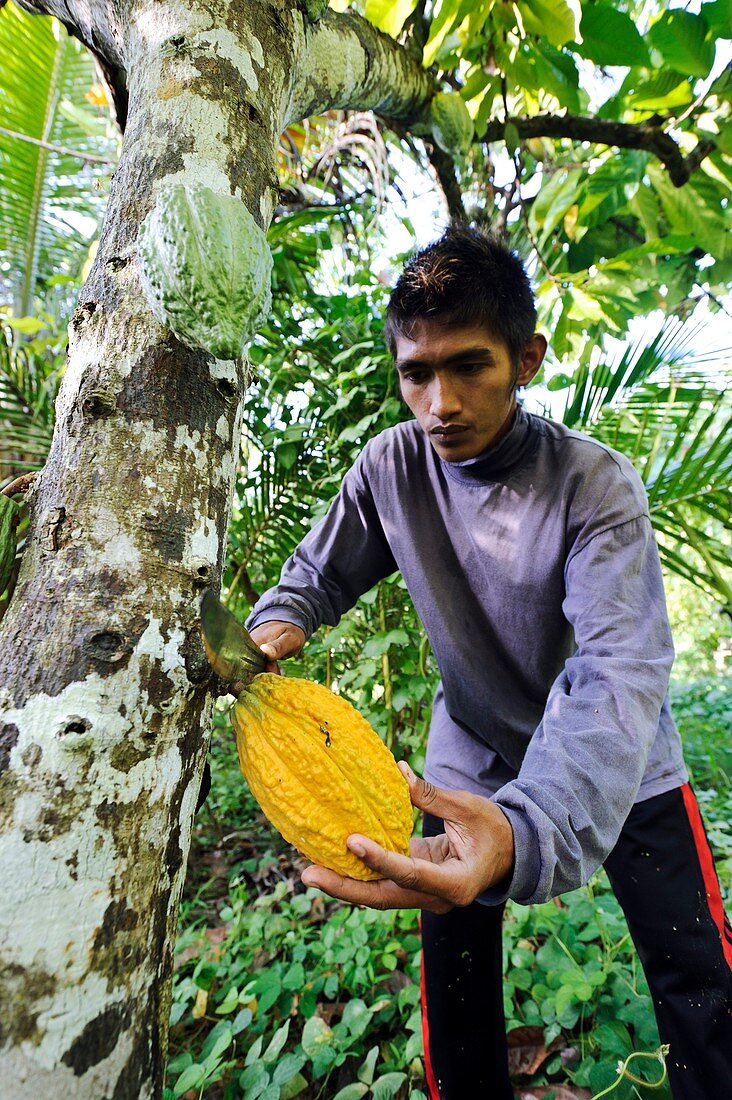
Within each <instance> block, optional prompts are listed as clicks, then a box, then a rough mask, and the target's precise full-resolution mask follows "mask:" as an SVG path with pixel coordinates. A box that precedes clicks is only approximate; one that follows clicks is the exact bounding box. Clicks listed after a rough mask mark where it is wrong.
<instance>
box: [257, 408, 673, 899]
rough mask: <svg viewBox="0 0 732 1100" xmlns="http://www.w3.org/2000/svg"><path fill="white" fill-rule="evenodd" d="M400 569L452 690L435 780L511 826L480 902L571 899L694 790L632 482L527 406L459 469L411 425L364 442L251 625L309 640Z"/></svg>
mask: <svg viewBox="0 0 732 1100" xmlns="http://www.w3.org/2000/svg"><path fill="white" fill-rule="evenodd" d="M397 569H398V570H400V571H401V573H402V575H403V577H404V580H405V582H406V585H407V588H408V590H409V592H410V594H411V596H412V599H413V601H414V605H415V607H416V610H417V613H418V614H419V616H420V618H421V620H422V622H423V624H424V626H425V629H426V631H427V634H428V636H429V640H430V643H431V645H432V649H433V651H434V654H435V657H436V660H437V664H438V667H439V670H440V675H441V683H440V686H439V688H438V690H437V693H436V696H435V702H434V707H433V716H432V724H431V728H430V736H429V742H428V749H427V764H426V768H425V776H426V778H428V779H430V780H431V781H432V782H434V783H436V784H438V785H440V786H444V787H450V788H462V789H468V790H471V791H473V792H475V793H478V794H483V795H485V796H487V797H492V799H493V801H495V802H496V803H498V805H499V806H500V807H501V808H502V810H503V811H504V812H505V813H506V815H507V816H508V818H509V820H510V822H511V826H512V828H513V832H514V841H515V850H516V857H515V863H514V870H513V875H512V879H511V882H510V884H509V886H508V888H507V889H503V888H501V889H498V888H494V889H491V890H488V891H486V892H485V894H483V895H481V898H480V900H482V901H484V902H486V903H488V904H495V903H497V902H499V901H502V900H504V899H505V898H506V897H510V898H513V899H514V900H516V901H519V902H522V903H525V904H528V903H531V902H537V901H545V900H546V899H547V898H549V897H553V896H555V895H556V894H559V893H562V892H563V891H565V890H571V889H574V888H575V887H577V886H579V885H581V884H582V883H583V882H586V881H587V879H588V878H589V877H590V875H591V874H592V872H593V871H594V870H595V869H596V868H597V867H598V866H599V865H600V863H601V862H602V861H603V859H604V858H605V856H606V855H607V854H608V853H609V852H610V851H611V849H612V848H613V846H614V844H615V841H616V840H617V837H618V834H619V832H620V829H621V827H622V824H623V822H624V821H625V818H626V817H627V815H628V812H629V811H630V808H631V806H632V805H633V803H634V802H636V801H641V800H643V799H645V798H649V797H651V796H652V795H656V794H660V793H662V792H663V791H666V790H670V789H672V788H673V787H677V786H679V785H680V784H681V783H683V782H685V780H686V779H687V773H686V769H685V767H684V762H683V757H682V752H681V743H680V739H679V735H678V732H677V730H676V726H675V724H674V721H673V718H672V716H671V712H670V709H669V705H668V696H667V688H668V678H669V671H670V668H671V664H672V661H673V645H672V641H671V634H670V630H669V625H668V619H667V615H666V606H665V599H664V593H663V584H662V579H661V569H660V564H659V559H658V551H657V547H656V544H655V540H654V537H653V532H652V529H651V524H650V520H649V517H648V504H647V500H646V495H645V491H644V488H643V484H642V482H641V480H640V478H639V476H638V474H637V473H636V472H635V470H634V469H633V467H632V465H631V463H630V462H629V461H628V460H627V459H626V458H624V457H623V456H622V455H620V454H618V453H617V452H615V451H613V450H611V449H610V448H608V447H606V446H603V445H602V444H600V443H598V442H596V441H594V440H592V439H589V438H588V437H587V436H584V435H581V434H580V433H578V432H574V431H570V430H569V429H567V428H565V427H564V426H563V425H561V424H558V423H555V422H553V421H551V420H547V419H545V418H542V417H539V416H534V415H532V414H529V413H527V412H526V411H525V410H524V409H523V408H521V407H519V409H518V411H517V414H516V418H515V420H514V423H513V425H512V427H511V430H510V431H509V432H508V434H507V435H506V436H505V437H504V438H503V439H502V440H501V442H500V443H498V444H497V446H495V447H493V448H490V449H489V450H487V451H485V452H484V453H483V454H482V455H479V456H478V457H477V458H473V459H469V460H467V461H465V462H458V463H450V462H446V461H444V460H442V459H441V458H440V457H439V456H438V455H437V454H436V453H435V451H434V450H433V448H432V446H431V444H430V442H429V439H428V438H427V436H426V435H425V434H424V432H423V431H422V429H421V428H420V427H419V425H418V424H417V422H416V421H409V422H407V423H404V424H399V425H397V426H396V427H394V428H389V429H387V430H386V431H384V432H382V433H381V434H380V435H378V436H376V437H375V438H374V439H372V440H370V441H369V443H368V444H367V445H366V447H365V448H364V450H363V451H362V453H361V454H360V455H359V457H358V459H357V461H356V462H355V464H354V465H353V467H352V468H351V469H350V470H349V472H348V473H347V474H346V476H345V478H344V481H343V484H342V487H341V490H340V492H339V493H338V495H337V497H336V498H335V500H334V501H333V503H332V505H331V507H330V510H329V511H328V514H327V515H326V516H325V518H324V519H323V520H321V521H320V523H318V524H317V525H316V526H315V527H314V528H313V530H312V531H310V532H309V534H308V535H307V536H306V537H305V538H304V539H303V541H302V542H301V544H300V545H299V547H298V548H297V550H296V551H295V553H294V554H293V555H292V557H291V558H289V559H288V560H287V562H286V563H285V565H284V567H283V570H282V576H281V579H280V583H279V584H278V585H277V586H276V587H275V588H272V589H270V591H268V592H266V593H265V594H264V595H263V596H262V598H261V599H260V600H259V601H258V602H257V604H256V605H255V607H254V609H253V611H252V614H251V615H250V617H249V619H248V622H247V625H248V627H249V629H252V628H253V627H255V626H259V625H260V624H261V623H263V622H267V621H268V620H272V619H281V620H285V621H287V622H292V623H296V624H297V625H298V626H300V627H301V628H302V629H303V630H304V631H305V634H306V635H307V636H308V637H309V636H310V635H311V634H312V633H313V632H314V631H315V630H317V628H318V627H319V626H320V625H321V624H322V623H328V624H330V625H334V624H335V623H336V622H337V621H338V619H339V618H340V616H341V615H342V614H343V613H344V612H345V611H346V610H348V608H350V607H351V606H352V605H353V604H354V603H355V602H356V600H357V599H358V597H359V596H360V595H362V594H363V593H364V592H366V591H367V590H368V589H369V588H371V587H372V586H373V585H374V584H375V583H376V582H377V581H378V580H380V579H381V578H382V577H385V576H388V575H389V574H391V573H393V572H395V570H397Z"/></svg>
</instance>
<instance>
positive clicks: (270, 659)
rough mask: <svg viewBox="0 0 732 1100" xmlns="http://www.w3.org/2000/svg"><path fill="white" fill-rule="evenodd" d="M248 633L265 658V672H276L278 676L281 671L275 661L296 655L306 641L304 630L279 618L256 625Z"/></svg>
mask: <svg viewBox="0 0 732 1100" xmlns="http://www.w3.org/2000/svg"><path fill="white" fill-rule="evenodd" d="M250 635H251V638H252V641H253V642H254V643H255V644H256V645H258V646H259V648H260V649H261V650H262V653H264V655H265V656H266V658H267V665H266V668H265V672H276V673H277V675H278V676H280V675H281V672H280V666H279V665H278V663H277V662H278V661H284V660H285V658H286V657H297V655H298V653H299V652H300V651H301V649H302V647H303V646H304V645H305V642H306V641H307V638H306V637H305V631H304V630H301V629H300V627H299V626H295V625H294V624H293V623H285V622H282V621H281V620H279V619H272V620H271V621H270V622H268V623H262V625H261V626H256V627H255V628H254V630H252V631H250Z"/></svg>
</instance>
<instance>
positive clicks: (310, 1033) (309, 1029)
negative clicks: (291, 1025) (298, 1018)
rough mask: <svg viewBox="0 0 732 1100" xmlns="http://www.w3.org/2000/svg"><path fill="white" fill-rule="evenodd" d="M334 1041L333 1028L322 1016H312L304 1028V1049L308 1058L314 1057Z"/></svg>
mask: <svg viewBox="0 0 732 1100" xmlns="http://www.w3.org/2000/svg"><path fill="white" fill-rule="evenodd" d="M332 1042H333V1030H332V1028H330V1027H328V1025H327V1024H326V1022H325V1020H324V1019H323V1018H322V1017H321V1016H311V1017H310V1019H309V1020H308V1021H307V1023H306V1024H305V1027H304V1028H303V1030H302V1049H303V1050H304V1051H305V1053H306V1054H307V1056H308V1058H314V1057H315V1056H316V1055H317V1054H319V1053H320V1051H321V1050H322V1049H323V1048H324V1047H327V1046H330V1045H331V1043H332Z"/></svg>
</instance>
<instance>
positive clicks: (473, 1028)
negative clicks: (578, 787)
mask: <svg viewBox="0 0 732 1100" xmlns="http://www.w3.org/2000/svg"><path fill="white" fill-rule="evenodd" d="M443 831H444V830H443V825H442V822H441V821H440V820H439V819H438V818H435V817H432V816H431V815H429V814H426V815H425V819H424V835H425V836H434V835H436V834H437V833H440V832H443ZM605 870H606V871H607V874H608V877H609V879H610V882H611V885H612V888H613V890H614V892H615V895H616V897H617V899H618V901H619V902H620V905H621V906H622V908H623V911H624V913H625V917H626V919H627V922H628V927H629V929H630V933H631V936H632V938H633V942H634V943H635V946H636V948H637V951H638V955H639V957H640V960H641V962H642V964H643V969H644V970H645V974H646V978H647V980H648V985H649V987H650V991H651V996H652V998H653V1004H654V1008H655V1011H656V1020H657V1022H658V1030H659V1033H660V1036H661V1041H662V1042H664V1043H668V1044H669V1045H670V1048H671V1049H670V1054H669V1056H668V1058H667V1060H666V1062H667V1067H668V1075H669V1082H670V1085H671V1091H672V1094H673V1097H674V1100H732V933H731V932H730V926H729V922H727V921H726V918H725V917H724V913H723V909H722V900H721V896H720V891H719V882H718V880H717V876H716V872H715V870H714V865H713V863H712V856H711V852H710V850H709V844H708V841H707V839H706V835H705V832H704V826H703V824H702V821H701V817H700V815H699V809H698V806H697V803H696V799H695V797H694V794H693V792H692V790H691V787H690V786H689V784H685V785H684V786H683V787H680V788H678V789H677V790H673V791H668V792H666V793H665V794H661V795H658V796H656V797H655V798H649V799H647V800H646V801H645V802H640V803H639V804H638V805H637V806H634V807H633V809H632V810H631V812H630V815H629V817H628V820H627V821H626V823H625V825H624V827H623V830H622V832H621V834H620V838H619V840H618V843H617V845H616V846H615V848H614V850H613V852H612V853H611V854H610V856H608V858H607V860H606V861H605ZM502 917H503V906H487V905H479V904H478V903H477V902H474V903H473V904H472V905H469V906H466V907H465V908H463V909H453V910H451V911H450V912H449V913H445V914H443V915H442V916H437V915H435V914H434V913H428V912H424V913H423V914H422V920H421V926H422V1023H423V1034H424V1041H425V1068H426V1074H427V1085H428V1092H429V1096H430V1100H473V1098H474V1100H512V1098H513V1090H512V1088H511V1084H510V1081H509V1076H508V1058H507V1046H506V1034H505V1018H504V1014H503V990H502V957H501V921H502Z"/></svg>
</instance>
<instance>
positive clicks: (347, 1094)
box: [333, 1081, 369, 1100]
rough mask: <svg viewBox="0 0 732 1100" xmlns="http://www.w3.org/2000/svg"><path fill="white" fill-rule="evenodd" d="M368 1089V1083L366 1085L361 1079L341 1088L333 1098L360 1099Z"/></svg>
mask: <svg viewBox="0 0 732 1100" xmlns="http://www.w3.org/2000/svg"><path fill="white" fill-rule="evenodd" d="M368 1091H369V1086H368V1085H364V1084H363V1083H362V1082H361V1081H354V1082H353V1083H352V1084H350V1085H346V1086H345V1088H342V1089H340V1091H339V1092H337V1093H336V1094H335V1096H334V1097H333V1100H360V1098H361V1097H362V1096H365V1095H366V1093H367V1092H368Z"/></svg>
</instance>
